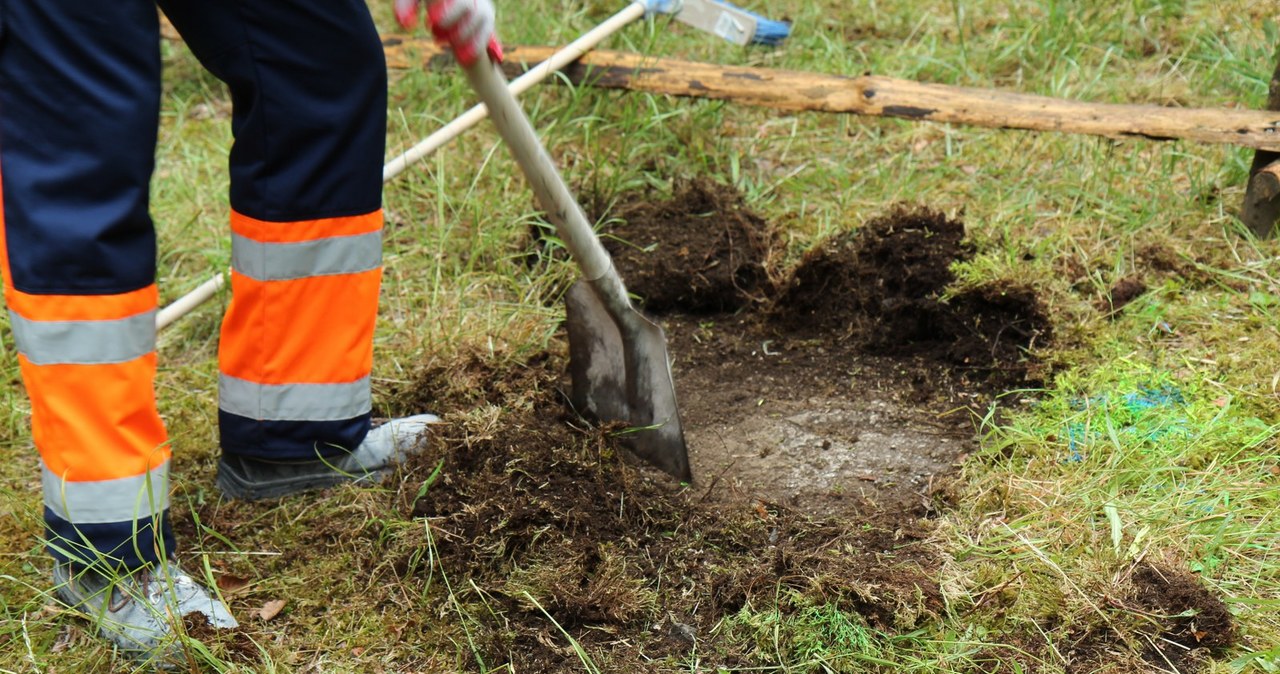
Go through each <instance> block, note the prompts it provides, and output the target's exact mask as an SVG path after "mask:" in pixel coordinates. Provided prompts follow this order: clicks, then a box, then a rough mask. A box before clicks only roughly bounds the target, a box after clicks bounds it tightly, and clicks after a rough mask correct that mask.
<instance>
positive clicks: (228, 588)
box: [218, 574, 249, 594]
mask: <svg viewBox="0 0 1280 674" xmlns="http://www.w3.org/2000/svg"><path fill="white" fill-rule="evenodd" d="M246 587H249V579H248V578H241V577H240V576H233V575H231V574H226V575H224V576H218V589H219V590H222V592H223V593H225V594H235V593H237V592H241V591H243V590H244V589H245V588H246Z"/></svg>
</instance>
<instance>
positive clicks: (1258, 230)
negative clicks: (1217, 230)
mask: <svg viewBox="0 0 1280 674" xmlns="http://www.w3.org/2000/svg"><path fill="white" fill-rule="evenodd" d="M1267 109H1268V110H1278V111H1280V49H1278V50H1276V70H1275V73H1273V74H1272V75H1271V91H1270V95H1268V96H1267ZM1277 161H1280V152H1277V151H1276V149H1275V148H1265V149H1264V148H1259V149H1258V151H1257V152H1254V153H1253V166H1251V167H1250V168H1249V182H1248V186H1247V187H1246V188H1245V192H1244V204H1243V205H1242V206H1241V207H1240V220H1241V222H1243V223H1244V224H1245V225H1246V226H1247V227H1248V228H1249V229H1250V230H1252V231H1253V233H1254V234H1256V235H1257V236H1259V237H1269V236H1271V235H1272V234H1274V233H1275V230H1276V223H1277V222H1280V194H1277V192H1276V191H1274V190H1272V189H1271V188H1272V187H1273V186H1274V183H1273V182H1272V178H1270V177H1269V176H1272V177H1275V176H1276V174H1275V172H1274V169H1275V167H1276V162H1277Z"/></svg>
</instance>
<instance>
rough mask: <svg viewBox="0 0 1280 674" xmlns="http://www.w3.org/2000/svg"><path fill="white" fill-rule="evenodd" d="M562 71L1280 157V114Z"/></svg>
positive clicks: (772, 102)
mask: <svg viewBox="0 0 1280 674" xmlns="http://www.w3.org/2000/svg"><path fill="white" fill-rule="evenodd" d="M386 51H387V57H388V59H387V60H388V64H389V65H392V66H393V67H394V66H399V67H409V66H410V65H411V64H415V63H421V62H422V60H423V59H425V60H426V61H427V62H428V63H430V61H431V59H432V57H433V56H435V55H437V54H439V53H440V52H439V49H438V48H436V47H435V46H434V45H432V44H431V43H430V42H429V41H426V40H405V41H400V40H391V41H388V42H387V43H386ZM554 51H555V50H554V48H551V47H512V48H511V49H510V51H509V56H508V60H507V63H506V64H505V66H506V68H507V69H508V74H511V73H516V72H522V71H523V70H525V69H526V68H528V67H530V66H531V65H533V64H536V63H537V62H539V61H541V60H542V59H544V58H546V57H547V56H548V55H550V54H551V53H553V52H554ZM415 53H416V56H415ZM564 73H565V75H566V76H567V78H568V79H569V80H570V81H573V82H575V83H586V84H590V85H593V86H599V87H607V88H617V89H629V90H632V91H645V92H649V93H656V94H670V95H674V96H692V97H699V98H714V99H721V100H730V101H734V102H738V103H744V104H748V105H759V106H765V107H770V108H776V109H780V110H791V111H800V110H813V111H821V112H833V113H853V114H858V115H871V116H883V117H898V118H902V119H911V120H920V121H933V122H949V123H954V124H969V125H973V126H984V127H994V128H1006V129H1027V130H1032V131H1054V132H1061V133H1080V134H1089V135H1096V136H1105V137H1108V138H1134V137H1138V138H1147V139H1151V140H1190V141H1196V142H1201V143H1220V144H1227V145H1239V146H1244V147H1251V148H1254V149H1258V150H1266V151H1268V152H1272V153H1280V111H1278V112H1269V111H1261V110H1241V109H1230V108H1222V109H1216V108H1215V109H1206V108H1166V107H1160V106H1155V105H1117V104H1108V103H1087V102H1083V101H1071V100H1064V99H1058V98H1051V97H1048V96H1035V95H1030V94H1018V93H1013V92H1007V91H998V90H995V89H976V88H969V87H957V86H950V85H942V84H924V83H920V82H913V81H910V80H902V79H896V78H892V77H879V76H874V75H863V76H861V77H844V76H840V75H823V74H816V73H806V72H797V71H787V70H773V69H768V68H751V67H742V66H721V65H715V64H710V63H699V62H694V61H681V60H675V59H665V58H655V57H651V56H644V55H641V54H632V53H626V52H615V51H594V52H591V53H589V54H587V55H585V56H583V57H582V59H580V60H579V61H578V62H577V63H576V64H574V65H571V66H569V67H568V68H566V69H565V70H564ZM1277 156H1280V154H1277Z"/></svg>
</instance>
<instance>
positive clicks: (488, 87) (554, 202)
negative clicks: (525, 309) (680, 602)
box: [464, 59, 630, 308]
mask: <svg viewBox="0 0 1280 674" xmlns="http://www.w3.org/2000/svg"><path fill="white" fill-rule="evenodd" d="M464 69H465V70H466V73H467V80H468V81H470V83H471V88H472V89H474V90H475V92H476V94H477V95H478V96H479V97H480V100H481V101H483V102H484V104H485V105H486V106H487V107H488V108H489V118H490V119H492V120H493V124H494V126H496V127H497V128H498V135H500V136H502V139H503V140H504V141H506V143H507V147H509V148H510V149H511V154H512V155H514V157H515V160H516V163H517V164H519V166H520V170H521V171H522V172H523V173H524V175H525V178H527V179H528V180H529V185H530V187H532V188H533V192H534V194H535V195H536V196H537V198H538V203H539V204H541V206H542V208H543V210H545V211H546V212H547V216H548V218H550V220H551V222H552V224H554V225H555V226H556V232H557V233H558V234H559V235H560V239H561V240H562V241H564V244H565V246H566V247H567V248H568V249H569V252H570V253H571V254H572V255H573V257H574V259H575V260H577V262H578V266H579V267H581V268H582V274H583V276H584V277H586V279H587V280H588V281H590V282H592V283H593V284H594V285H596V286H597V288H599V289H600V290H602V291H604V292H606V293H607V294H608V295H610V296H609V297H603V298H601V299H602V300H604V301H605V303H606V305H609V306H611V307H617V308H629V307H630V301H629V300H628V299H627V296H626V290H625V288H624V287H623V285H622V282H621V279H618V278H617V276H618V272H617V271H615V270H614V268H613V261H612V260H611V259H610V257H609V253H608V251H606V250H605V249H604V245H603V244H601V243H600V239H599V238H598V237H597V236H596V233H595V231H594V230H593V229H592V228H591V224H590V223H588V222H587V216H586V214H584V213H583V212H582V207H581V206H580V205H578V201H577V200H576V199H575V198H574V197H573V195H572V194H571V193H570V192H569V187H568V186H567V185H565V182H564V179H563V178H561V177H560V171H559V170H558V169H557V168H556V165H555V162H553V161H552V160H551V155H549V154H547V150H546V148H544V147H543V146H542V143H541V142H540V141H539V140H538V136H537V134H536V133H535V132H534V130H533V125H532V124H531V123H530V122H529V118H528V117H526V116H525V114H524V111H523V110H521V109H520V104H519V103H518V102H517V101H516V97H515V96H513V95H512V94H511V91H510V90H509V89H507V82H506V78H504V77H503V76H502V73H501V72H500V71H499V70H498V69H497V66H496V65H495V64H493V63H491V62H490V61H488V60H487V59H481V60H479V61H477V62H475V63H473V64H471V65H470V66H467V67H466V68H464ZM606 276H609V277H611V278H608V279H605V277H606ZM601 280H604V283H597V282H598V281H601Z"/></svg>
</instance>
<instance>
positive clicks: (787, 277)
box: [385, 180, 1049, 672]
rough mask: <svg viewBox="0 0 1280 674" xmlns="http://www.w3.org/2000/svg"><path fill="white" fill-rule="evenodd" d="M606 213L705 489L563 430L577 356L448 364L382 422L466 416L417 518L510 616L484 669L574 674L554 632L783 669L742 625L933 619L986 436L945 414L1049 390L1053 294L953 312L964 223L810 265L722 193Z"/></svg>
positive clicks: (970, 296) (573, 662)
mask: <svg viewBox="0 0 1280 674" xmlns="http://www.w3.org/2000/svg"><path fill="white" fill-rule="evenodd" d="M609 214H610V218H609V219H608V220H607V222H610V223H612V224H611V225H610V228H609V229H608V239H607V240H608V241H609V244H608V247H609V248H610V249H611V252H612V253H613V255H614V258H615V261H616V264H617V266H618V268H619V271H620V273H621V274H622V276H623V278H624V280H625V281H626V283H627V285H628V289H629V290H630V291H631V292H632V293H633V294H635V295H638V296H639V297H640V302H641V303H642V305H643V307H644V308H645V311H646V313H647V314H649V315H650V316H651V317H653V318H655V320H657V321H658V322H659V323H660V324H661V325H662V326H663V327H664V329H665V331H666V334H667V338H668V347H669V354H670V355H671V356H672V358H673V364H672V368H673V375H674V379H675V382H676V389H677V393H678V395H679V396H680V403H681V414H682V418H683V424H684V428H685V433H686V439H687V441H688V444H689V449H690V456H691V461H692V463H693V469H694V475H695V479H694V482H693V483H692V484H691V485H681V484H678V483H676V482H675V481H674V480H672V479H670V478H669V477H667V476H666V475H663V474H661V473H659V472H657V471H654V470H652V469H649V468H647V467H645V466H641V465H637V464H636V462H635V461H634V460H633V459H631V458H630V455H629V454H628V453H627V452H626V451H625V449H623V448H622V447H621V446H620V445H619V441H618V437H617V436H616V434H615V433H614V431H616V430H617V427H616V426H615V425H612V424H605V425H604V426H593V425H592V424H591V423H589V422H588V421H587V420H584V419H581V418H578V417H577V416H576V414H574V413H573V412H572V411H571V410H570V409H569V407H568V405H567V404H566V402H565V401H566V399H567V395H566V390H567V387H568V382H567V378H566V377H565V375H564V372H565V365H566V363H565V362H564V356H563V354H560V353H546V354H540V355H539V356H537V357H535V358H534V359H531V360H526V361H523V362H518V363H513V364H507V365H502V364H501V363H500V361H498V360H495V359H494V358H493V357H492V355H489V356H485V357H481V356H473V357H469V358H466V359H464V360H463V361H461V362H459V361H451V362H441V363H435V364H433V365H431V366H429V367H426V368H425V369H424V371H423V372H422V373H421V374H420V376H419V377H418V378H417V381H416V382H415V383H414V384H413V385H411V386H408V387H406V388H404V389H403V390H401V391H399V392H398V393H397V394H396V395H394V396H392V397H393V399H394V400H395V403H394V406H395V408H396V409H393V410H392V409H389V410H385V412H387V413H395V412H397V411H400V410H414V409H433V410H439V411H441V412H444V413H445V415H446V419H447V420H452V423H451V425H449V426H448V427H447V428H446V429H445V430H444V431H443V433H442V435H441V436H440V441H439V442H438V443H436V444H435V445H434V446H433V447H432V449H431V450H430V451H428V453H427V454H426V455H424V456H422V457H420V458H419V460H418V461H417V462H415V464H414V466H413V468H412V470H413V471H415V472H414V473H413V476H412V477H411V479H410V480H409V481H408V484H410V485H416V484H424V481H426V483H425V484H424V486H423V488H422V489H421V490H419V491H417V492H412V493H411V492H410V491H405V492H404V493H402V494H401V497H400V499H401V507H402V508H403V510H404V512H405V514H406V515H407V516H412V517H418V518H426V520H427V521H429V522H431V523H432V531H433V534H434V543H435V545H436V551H435V554H436V555H437V557H436V559H437V560H438V562H439V564H441V565H442V567H443V569H444V570H445V571H446V572H447V573H449V574H453V575H455V576H456V577H459V578H468V579H471V580H474V581H475V586H477V587H482V588H484V596H483V597H471V599H472V600H473V601H479V602H483V604H484V606H485V607H486V608H485V610H484V612H485V613H487V614H488V615H490V616H494V620H492V621H482V622H483V624H482V625H481V626H480V627H479V628H478V629H482V630H483V632H484V633H483V634H482V635H480V638H478V639H476V643H477V644H482V646H481V647H482V648H483V649H484V651H485V652H484V656H485V661H486V662H506V661H512V664H513V665H515V668H516V669H517V671H544V672H555V671H580V669H581V663H580V662H579V661H578V659H577V657H576V655H575V654H574V653H573V652H572V651H571V650H569V649H568V648H566V647H564V646H563V644H564V640H563V638H562V635H560V634H558V633H557V632H556V631H554V630H555V628H553V627H551V625H549V624H548V621H547V620H546V617H547V616H550V617H552V618H554V620H555V624H558V625H560V626H561V627H564V628H565V629H572V628H575V627H581V628H589V629H578V630H575V631H574V636H575V638H577V639H578V640H579V641H580V642H581V643H583V645H584V646H585V647H587V648H588V649H590V650H591V651H592V652H593V653H597V654H602V655H601V656H600V657H602V658H604V661H605V662H608V663H610V664H609V665H608V666H607V667H605V669H607V670H609V671H648V670H651V669H653V667H655V666H657V665H655V664H654V663H656V662H658V661H660V660H662V659H663V658H667V657H676V658H681V657H685V656H687V655H688V654H689V653H691V652H693V651H694V649H695V648H696V650H697V652H698V653H717V654H718V655H717V657H720V658H722V660H721V661H719V662H718V663H717V665H719V666H724V667H729V668H733V667H737V666H753V665H759V664H761V663H762V662H767V661H769V660H768V658H770V657H773V656H774V655H776V654H773V653H768V654H766V653H764V652H763V651H761V652H759V653H757V652H756V649H757V648H759V646H757V645H756V644H754V642H753V640H751V639H745V640H744V639H741V638H738V639H733V638H732V635H729V634H727V633H726V631H725V630H724V629H716V628H717V626H718V625H720V626H722V625H723V623H721V622H720V621H721V619H722V618H725V617H727V616H731V615H733V614H735V613H737V612H738V611H739V610H741V609H743V608H744V607H747V606H757V607H758V606H764V605H777V606H778V607H779V610H780V611H783V612H786V613H796V612H800V611H806V610H808V611H811V610H816V609H817V608H819V607H834V608H835V609H838V610H840V611H843V612H846V613H847V614H850V615H852V614H856V615H859V616H862V619H863V621H864V622H865V623H866V624H868V625H871V626H873V627H876V628H878V629H884V630H890V631H896V630H909V629H912V628H914V627H916V626H918V625H921V624H923V623H924V622H925V621H928V620H930V619H931V618H933V617H935V616H936V615H937V613H938V612H939V611H940V610H941V608H942V593H941V589H940V588H939V586H938V584H937V580H936V579H937V578H938V577H939V576H940V574H939V572H938V569H939V566H940V565H941V564H942V561H941V558H940V556H939V554H938V551H937V550H936V549H935V547H934V545H933V544H932V543H931V542H930V524H929V521H928V519H927V518H928V517H929V516H930V515H931V514H933V513H934V512H935V511H936V509H937V508H939V507H941V506H942V503H943V502H944V501H945V498H946V497H945V494H946V493H947V491H946V489H945V484H946V482H947V479H948V476H949V475H950V474H951V473H952V472H953V471H954V469H955V466H956V464H957V462H958V461H959V460H960V459H961V458H962V457H963V455H964V454H965V452H967V451H969V449H970V448H971V446H972V435H973V428H972V425H971V422H970V421H969V416H968V415H967V414H965V413H963V412H961V413H954V414H946V413H945V411H946V410H955V409H957V408H963V407H964V406H966V405H974V404H981V402H982V401H983V400H984V399H985V396H987V395H990V394H991V393H994V392H997V391H1000V390H1003V387H1006V386H1008V385H1011V384H1015V385H1016V384H1022V383H1025V382H1026V381H1027V380H1028V378H1029V377H1031V376H1032V373H1033V371H1034V368H1033V365H1034V358H1033V357H1032V356H1031V355H1030V354H1031V352H1032V350H1033V349H1034V348H1035V347H1036V346H1038V345H1039V344H1040V343H1042V342H1043V340H1045V339H1047V338H1048V334H1049V330H1048V323H1047V321H1045V319H1044V312H1043V310H1042V309H1041V308H1040V305H1039V303H1038V301H1037V299H1036V296H1035V294H1034V292H1033V291H1032V290H1030V289H1028V288H1024V287H1020V286H1017V285H1015V284H1011V283H1002V284H993V285H989V286H984V287H978V288H970V289H967V290H965V291H963V292H961V293H958V294H957V295H956V296H954V297H945V296H944V292H945V291H946V289H947V288H948V286H949V285H951V283H952V282H953V281H954V277H953V275H952V272H951V265H952V264H953V263H954V262H956V261H958V260H963V259H967V258H968V257H969V256H971V255H972V254H973V251H972V250H971V248H970V247H969V246H968V245H967V244H966V243H965V242H964V228H963V225H962V224H961V223H960V222H959V221H957V220H954V219H949V218H946V217H944V216H942V215H941V214H938V213H934V212H932V211H928V210H923V209H895V210H893V211H891V212H890V213H888V214H887V215H885V216H884V217H882V218H879V219H876V220H874V221H872V223H870V225H868V226H867V227H865V228H863V229H862V230H861V231H859V232H858V233H855V234H848V235H842V236H840V237H837V238H836V239H833V240H831V241H828V242H824V243H823V244H821V245H820V246H819V247H818V248H817V252H814V253H810V254H809V255H807V256H805V257H804V258H803V259H802V260H801V261H800V262H799V264H797V265H796V266H795V267H794V268H793V269H780V268H779V267H778V264H777V261H778V260H780V259H782V257H783V252H784V251H783V250H781V248H780V239H779V238H778V237H777V236H776V235H775V234H774V233H773V232H772V231H771V229H770V228H769V226H768V223H767V222H766V221H765V220H764V219H763V218H761V217H759V216H758V215H756V214H754V213H752V212H751V211H750V210H749V209H748V208H747V207H746V206H745V204H744V203H743V201H742V197H741V195H739V194H738V193H737V192H736V191H735V190H733V189H731V188H728V187H725V186H722V185H716V184H714V183H711V182H708V181H705V180H694V181H687V182H679V183H677V184H676V185H675V186H674V189H673V196H672V198H670V199H667V200H657V199H655V198H654V197H653V195H652V194H650V193H640V194H632V195H623V197H622V198H621V199H618V200H616V201H615V202H614V203H613V206H612V210H611V211H610V213H609ZM624 242H625V243H624ZM486 409H488V410H502V412H501V420H500V421H495V419H494V417H493V416H492V415H491V414H487V413H480V412H477V410H486ZM429 475H434V476H436V477H435V478H428V477H427V476H429ZM421 558H422V555H421V551H407V552H406V553H405V554H404V556H403V559H401V560H400V562H399V563H398V564H397V566H396V573H397V575H398V576H402V577H404V576H414V575H415V574H417V575H421V574H424V573H430V570H429V569H427V568H425V567H424V566H423V565H422V564H421ZM655 583H658V585H655ZM535 597H536V598H537V599H536V600H535ZM495 604H496V605H495ZM498 616H501V617H500V618H498ZM762 658H763V659H762ZM598 662H599V661H598Z"/></svg>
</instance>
